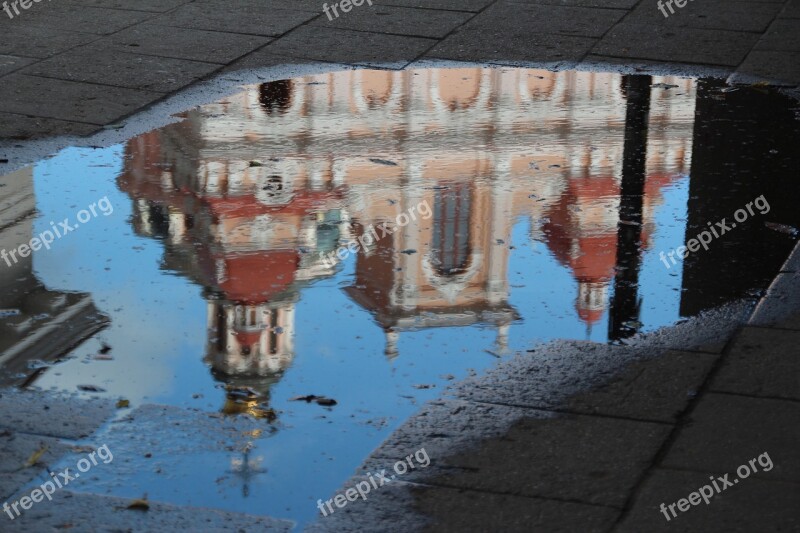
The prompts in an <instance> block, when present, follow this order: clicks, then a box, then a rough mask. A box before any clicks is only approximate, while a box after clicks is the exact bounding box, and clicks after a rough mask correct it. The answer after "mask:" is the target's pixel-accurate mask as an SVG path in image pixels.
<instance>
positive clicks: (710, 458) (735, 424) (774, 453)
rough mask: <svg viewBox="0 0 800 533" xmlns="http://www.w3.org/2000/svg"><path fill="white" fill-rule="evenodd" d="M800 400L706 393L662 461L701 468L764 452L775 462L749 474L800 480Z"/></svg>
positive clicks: (710, 469) (732, 467)
mask: <svg viewBox="0 0 800 533" xmlns="http://www.w3.org/2000/svg"><path fill="white" fill-rule="evenodd" d="M798 440H800V404H798V403H797V402H794V401H788V400H774V399H765V398H752V397H748V396H736V395H730V394H719V393H711V392H709V393H706V394H705V395H704V396H703V397H702V398H701V399H700V401H699V402H698V403H697V406H696V407H695V409H694V411H693V412H692V413H691V415H690V417H689V423H688V424H687V425H686V426H685V427H683V428H681V431H680V433H679V434H678V437H677V438H676V439H675V441H674V442H673V443H672V446H671V447H670V449H669V451H668V452H667V455H666V457H664V459H663V461H662V463H661V466H663V467H666V468H676V469H682V470H694V471H697V472H705V473H707V474H708V475H710V474H714V473H718V474H724V473H726V472H731V473H734V472H735V471H736V469H737V468H738V467H739V466H740V465H742V464H746V463H748V462H749V461H750V460H751V459H754V458H756V457H758V456H759V455H760V454H762V453H765V452H766V453H768V454H769V457H770V459H771V460H772V463H773V464H774V467H773V468H772V469H771V470H770V471H768V472H763V471H761V468H760V467H759V471H758V472H757V473H755V474H752V475H751V476H752V477H758V478H763V479H769V480H783V481H793V482H797V481H800V454H798V453H797V442H798Z"/></svg>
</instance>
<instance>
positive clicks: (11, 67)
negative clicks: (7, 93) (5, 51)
mask: <svg viewBox="0 0 800 533" xmlns="http://www.w3.org/2000/svg"><path fill="white" fill-rule="evenodd" d="M34 61H35V59H32V58H28V57H17V56H8V55H0V76H3V75H5V74H8V73H10V72H14V71H15V70H19V69H21V68H22V67H24V66H25V65H29V64H31V63H33V62H34Z"/></svg>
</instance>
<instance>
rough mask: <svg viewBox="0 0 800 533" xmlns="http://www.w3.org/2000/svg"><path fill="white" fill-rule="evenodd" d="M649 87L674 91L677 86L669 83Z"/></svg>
mask: <svg viewBox="0 0 800 533" xmlns="http://www.w3.org/2000/svg"><path fill="white" fill-rule="evenodd" d="M650 87H652V88H653V89H675V88H677V87H678V86H677V85H673V84H671V83H654V84H653V85H651V86H650Z"/></svg>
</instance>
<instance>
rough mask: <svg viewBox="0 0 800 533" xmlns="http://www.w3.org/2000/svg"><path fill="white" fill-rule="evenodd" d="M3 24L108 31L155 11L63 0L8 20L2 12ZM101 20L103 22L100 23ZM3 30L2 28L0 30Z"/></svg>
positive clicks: (134, 21)
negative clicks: (98, 6)
mask: <svg viewBox="0 0 800 533" xmlns="http://www.w3.org/2000/svg"><path fill="white" fill-rule="evenodd" d="M3 15H4V17H3V21H2V22H0V28H4V26H13V25H15V24H22V23H24V24H26V25H28V24H30V25H34V26H40V27H44V28H47V27H55V28H58V29H61V30H67V31H76V32H84V33H95V34H98V35H107V34H111V33H114V32H117V31H120V30H121V29H123V28H127V27H128V26H132V25H133V24H137V23H139V22H143V21H145V20H147V19H148V18H151V17H152V16H153V14H152V13H146V12H143V11H131V10H127V9H104V8H96V7H89V6H77V5H72V4H66V3H62V2H40V3H36V4H33V5H32V6H31V7H30V9H28V10H27V11H23V12H22V13H20V14H19V15H17V17H15V18H14V19H11V20H9V19H8V18H7V17H6V16H5V13H3ZM98 21H102V23H100V24H98ZM0 31H2V30H0Z"/></svg>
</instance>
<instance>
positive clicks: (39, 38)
mask: <svg viewBox="0 0 800 533" xmlns="http://www.w3.org/2000/svg"><path fill="white" fill-rule="evenodd" d="M11 22H13V21H11ZM0 32H2V35H3V38H2V39H0V54H8V55H13V56H22V57H33V58H44V57H50V56H52V55H55V54H59V53H61V52H63V51H64V50H69V49H70V48H75V47H76V46H79V45H82V44H86V43H88V42H91V41H94V40H96V39H97V35H93V34H91V33H78V32H71V31H61V30H58V29H56V28H50V27H38V26H29V25H24V24H3V26H2V29H0Z"/></svg>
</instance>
